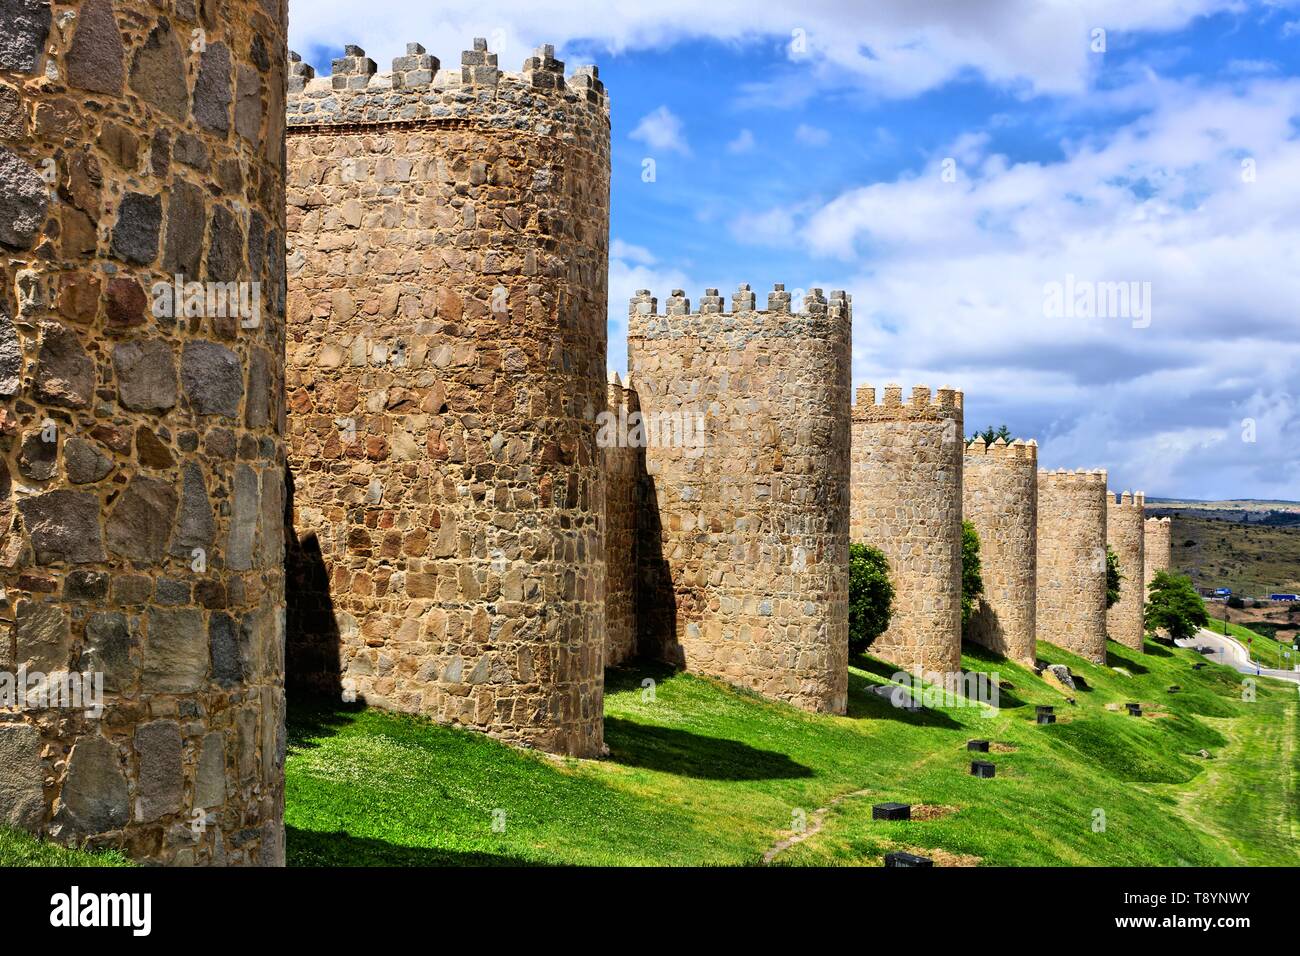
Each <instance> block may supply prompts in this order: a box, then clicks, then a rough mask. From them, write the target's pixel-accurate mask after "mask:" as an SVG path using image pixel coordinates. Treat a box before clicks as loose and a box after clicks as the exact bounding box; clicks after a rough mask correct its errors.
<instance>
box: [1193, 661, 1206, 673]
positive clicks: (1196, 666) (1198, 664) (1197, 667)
mask: <svg viewBox="0 0 1300 956" xmlns="http://www.w3.org/2000/svg"><path fill="white" fill-rule="evenodd" d="M1204 666H1205V661H1197V662H1196V663H1195V664H1193V665H1192V670H1194V671H1199V670H1200V669H1201V668H1202V667H1204Z"/></svg>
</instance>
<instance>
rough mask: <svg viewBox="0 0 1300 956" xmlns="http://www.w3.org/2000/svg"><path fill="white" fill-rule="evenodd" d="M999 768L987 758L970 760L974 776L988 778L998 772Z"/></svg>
mask: <svg viewBox="0 0 1300 956" xmlns="http://www.w3.org/2000/svg"><path fill="white" fill-rule="evenodd" d="M996 771H997V768H996V767H995V766H994V765H993V764H991V763H989V762H988V761H987V760H972V761H971V762H970V772H971V776H972V777H980V778H981V779H984V780H987V779H989V778H990V777H992V776H993V775H994V773H996Z"/></svg>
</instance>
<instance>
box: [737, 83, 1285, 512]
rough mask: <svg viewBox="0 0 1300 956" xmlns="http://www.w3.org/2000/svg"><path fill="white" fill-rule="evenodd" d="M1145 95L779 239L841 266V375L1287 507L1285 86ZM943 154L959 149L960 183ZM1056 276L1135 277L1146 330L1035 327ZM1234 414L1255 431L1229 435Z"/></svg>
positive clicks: (1173, 482) (1088, 462)
mask: <svg viewBox="0 0 1300 956" xmlns="http://www.w3.org/2000/svg"><path fill="white" fill-rule="evenodd" d="M1144 96H1145V97H1146V98H1147V100H1148V102H1149V104H1150V111H1149V113H1147V115H1145V116H1143V117H1142V118H1141V119H1139V120H1136V121H1134V122H1132V123H1131V124H1130V125H1128V126H1125V127H1121V128H1109V129H1099V130H1098V131H1097V132H1096V133H1095V134H1092V135H1089V136H1087V137H1085V138H1083V139H1081V140H1080V141H1077V142H1071V143H1066V144H1065V149H1066V157H1065V158H1064V159H1063V160H1062V161H1060V162H1053V163H1011V162H1009V161H1008V160H1007V159H1006V158H1005V157H1002V156H999V155H996V154H992V153H990V152H989V151H988V143H987V140H984V139H982V138H980V137H970V136H967V137H964V138H963V140H962V141H961V142H959V143H954V144H952V145H951V146H949V147H948V148H947V149H945V150H942V151H939V153H938V155H937V156H936V157H935V158H934V160H933V161H932V162H931V164H929V165H928V166H927V167H926V168H925V169H923V170H921V171H920V172H918V173H915V174H911V175H907V176H903V177H900V178H898V179H897V180H895V181H892V182H881V183H874V184H871V185H865V186H862V187H859V188H856V189H851V190H847V191H845V192H844V193H842V194H841V195H839V196H838V197H835V198H834V199H832V200H830V201H829V202H827V203H825V204H822V205H820V206H818V207H815V208H812V209H809V210H807V211H804V212H800V213H799V214H797V215H796V216H795V222H794V223H793V224H792V226H791V227H790V228H792V229H793V230H794V233H795V234H796V235H798V236H799V237H800V238H801V239H802V241H803V242H804V243H805V244H806V246H807V248H808V249H809V250H810V251H811V252H813V253H814V254H817V255H820V256H827V257H832V258H839V259H840V260H842V261H843V262H844V267H843V268H844V269H845V271H846V272H856V273H857V275H856V276H855V277H854V278H853V279H852V280H850V281H848V282H846V283H844V284H845V286H846V287H847V288H849V289H850V290H852V291H854V292H856V293H857V295H856V297H855V305H856V308H857V317H856V322H855V326H856V327H855V344H856V346H857V349H858V351H857V353H856V356H855V372H856V373H857V376H858V378H859V380H867V379H871V380H873V381H876V382H880V381H882V380H883V379H885V378H889V379H899V380H902V381H904V383H906V382H909V381H918V382H927V383H929V384H931V385H936V384H938V383H939V382H940V381H941V380H949V381H952V382H953V384H955V385H958V386H959V387H963V388H965V390H966V392H967V408H968V409H970V410H971V414H972V416H973V418H974V419H975V420H974V421H972V422H969V423H968V424H970V425H971V426H972V427H973V426H974V425H976V424H978V425H981V426H982V425H983V424H985V420H988V421H994V422H995V423H1000V422H1001V421H1003V420H1006V421H1008V424H1010V425H1011V426H1012V428H1013V429H1014V430H1016V431H1017V432H1018V433H1023V432H1025V431H1027V430H1030V429H1032V432H1033V433H1035V434H1037V437H1039V438H1040V440H1041V441H1042V443H1043V453H1042V459H1043V462H1044V464H1045V465H1047V466H1050V467H1057V466H1066V467H1096V466H1108V467H1110V469H1111V470H1112V472H1113V473H1114V480H1115V481H1116V482H1118V483H1121V484H1123V485H1124V486H1128V487H1138V486H1141V487H1144V488H1145V489H1146V490H1148V491H1151V492H1152V493H1166V494H1200V495H1203V496H1218V495H1223V496H1229V495H1234V494H1244V493H1247V492H1249V493H1251V494H1253V495H1255V496H1257V497H1266V496H1279V497H1295V489H1296V488H1297V487H1300V474H1297V464H1296V461H1297V456H1296V453H1295V449H1296V448H1297V447H1300V389H1296V388H1295V387H1293V386H1292V384H1291V383H1292V381H1293V379H1294V368H1296V367H1300V337H1298V336H1297V334H1296V329H1297V322H1296V319H1295V303H1296V302H1297V301H1300V177H1296V176H1295V175H1294V174H1293V173H1292V171H1293V170H1295V169H1300V138H1297V136H1296V134H1295V129H1296V127H1295V125H1294V124H1296V123H1297V122H1300V80H1286V81H1283V80H1275V79H1268V78H1257V79H1255V80H1252V81H1250V82H1249V83H1248V84H1246V85H1244V86H1239V87H1234V89H1233V90H1232V91H1228V90H1222V89H1210V90H1207V89H1203V88H1199V87H1197V86H1195V85H1192V84H1186V85H1184V84H1159V83H1158V84H1155V85H1154V86H1152V87H1150V88H1149V89H1147V90H1146V92H1145V93H1144ZM946 155H956V156H960V157H962V163H961V173H962V175H960V176H959V177H958V179H957V181H956V182H945V181H944V179H943V176H942V167H941V162H942V158H941V157H943V156H946ZM1246 156H1248V157H1250V158H1252V159H1254V160H1255V164H1256V166H1255V168H1256V172H1257V177H1256V179H1255V180H1254V181H1253V182H1249V181H1244V180H1243V176H1242V166H1241V159H1242V158H1243V157H1246ZM768 215H769V216H770V217H771V221H772V222H780V221H782V217H788V215H789V213H788V211H785V210H779V211H773V212H771V213H769V214H768ZM755 218H756V221H760V220H761V217H755ZM777 231H779V230H777ZM752 234H753V235H755V236H757V235H759V234H760V233H759V232H757V231H755V232H754V233H752ZM864 261H865V262H866V263H869V270H868V269H867V268H864V267H863V266H862V265H860V263H863V262H864ZM1067 275H1074V276H1075V277H1076V278H1078V279H1080V280H1091V281H1095V282H1116V281H1131V282H1150V283H1151V289H1152V299H1153V309H1154V320H1153V322H1152V324H1151V326H1150V328H1135V327H1134V324H1133V323H1132V322H1130V321H1128V320H1121V319H1092V320H1063V319H1056V318H1049V317H1048V316H1046V315H1045V314H1044V308H1043V302H1044V285H1045V283H1048V282H1064V281H1065V279H1066V276H1067ZM1251 415H1254V416H1255V417H1257V418H1258V420H1259V421H1260V422H1261V426H1260V432H1259V440H1258V441H1257V442H1256V443H1253V444H1251V443H1243V442H1241V441H1240V439H1239V435H1238V430H1239V429H1238V426H1239V423H1240V421H1241V419H1242V418H1244V417H1247V416H1251ZM1264 422H1267V427H1265V426H1264V424H1262V423H1264ZM1234 482H1235V483H1237V484H1236V485H1235V486H1234V484H1233V483H1234Z"/></svg>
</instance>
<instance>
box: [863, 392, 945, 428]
mask: <svg viewBox="0 0 1300 956" xmlns="http://www.w3.org/2000/svg"><path fill="white" fill-rule="evenodd" d="M964 401H965V396H964V395H963V394H962V393H961V392H960V391H958V390H957V389H954V388H950V387H949V386H946V385H945V386H944V387H943V388H940V389H939V390H938V391H936V392H932V391H931V390H930V386H928V385H916V386H913V388H912V391H911V396H910V399H909V400H908V401H906V402H904V401H903V387H902V386H901V385H893V384H891V385H886V386H885V388H884V393H883V394H882V395H881V396H880V401H877V392H876V387H875V386H874V385H859V386H858V390H857V392H856V394H855V395H854V402H853V420H854V421H875V422H880V421H941V420H943V419H947V418H958V419H960V418H961V417H962V405H963V402H964Z"/></svg>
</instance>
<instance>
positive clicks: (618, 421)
mask: <svg viewBox="0 0 1300 956" xmlns="http://www.w3.org/2000/svg"><path fill="white" fill-rule="evenodd" d="M606 411H607V412H608V413H609V417H608V419H606V420H605V422H602V423H601V424H602V426H603V428H602V429H600V430H598V431H597V434H596V440H597V443H598V444H599V445H600V446H601V449H602V450H603V452H604V458H605V465H604V467H605V479H606V483H605V570H606V583H605V665H606V666H607V667H616V666H618V665H619V664H621V663H623V662H624V661H626V660H628V659H629V658H631V657H633V656H635V655H636V653H637V624H636V622H637V601H638V598H639V593H638V580H639V578H638V574H637V535H638V533H639V528H640V524H639V519H640V511H641V489H642V479H643V476H644V474H645V448H643V447H639V446H638V445H637V444H636V443H634V442H632V441H630V440H629V439H630V438H631V437H632V432H633V430H634V429H635V428H636V427H637V425H638V424H639V423H640V411H641V409H640V402H639V400H638V398H637V394H636V392H635V391H634V390H633V389H632V388H630V387H624V385H623V383H622V382H621V381H620V380H619V377H618V374H617V373H616V372H611V373H610V377H609V407H608V408H607V409H606Z"/></svg>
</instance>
